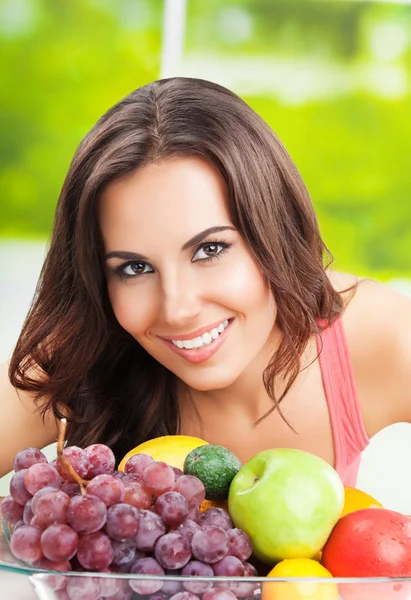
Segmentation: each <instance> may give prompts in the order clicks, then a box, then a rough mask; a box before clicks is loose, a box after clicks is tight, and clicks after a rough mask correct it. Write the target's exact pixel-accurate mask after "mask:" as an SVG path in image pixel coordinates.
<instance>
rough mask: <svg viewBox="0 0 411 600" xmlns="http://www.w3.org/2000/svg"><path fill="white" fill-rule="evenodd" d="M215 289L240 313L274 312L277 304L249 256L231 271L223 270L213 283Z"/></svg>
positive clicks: (232, 265)
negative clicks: (265, 310)
mask: <svg viewBox="0 0 411 600" xmlns="http://www.w3.org/2000/svg"><path fill="white" fill-rule="evenodd" d="M213 287H214V289H215V290H218V291H219V293H220V294H221V295H222V296H223V295H224V296H225V299H226V303H227V302H230V305H231V308H233V309H235V308H236V307H238V312H240V313H241V312H244V311H246V310H247V308H250V309H255V308H257V307H259V308H260V309H267V310H268V311H270V312H271V311H273V309H275V302H274V298H273V295H272V293H271V291H270V290H269V288H268V287H267V285H266V283H265V281H264V279H263V276H262V275H261V273H260V271H259V269H258V267H257V265H256V264H255V262H254V261H253V260H252V259H251V257H249V256H248V255H246V256H243V257H242V259H241V260H236V262H235V263H234V264H231V265H230V267H229V269H227V270H221V272H220V273H219V274H218V277H216V278H215V279H214V281H213Z"/></svg>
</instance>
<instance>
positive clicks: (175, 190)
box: [99, 158, 276, 391]
mask: <svg viewBox="0 0 411 600" xmlns="http://www.w3.org/2000/svg"><path fill="white" fill-rule="evenodd" d="M99 210H100V212H99V222H100V227H101V232H102V236H103V241H104V249H105V265H106V276H107V285H108V292H109V297H110V301H111V304H112V306H113V310H114V313H115V316H116V318H117V320H118V322H119V323H120V325H121V326H122V327H123V328H124V329H125V330H126V331H127V332H128V333H130V334H131V335H132V336H133V337H134V338H135V340H136V341H137V342H138V343H139V344H141V346H143V347H144V348H145V350H146V351H147V352H148V353H150V354H151V355H152V356H153V357H154V358H155V359H156V360H158V361H159V362H160V363H161V364H163V365H164V366H165V367H166V368H167V369H169V370H170V371H172V372H173V373H174V374H175V375H176V376H177V377H179V378H180V379H181V380H182V381H183V382H185V383H186V384H187V385H188V386H190V387H191V388H193V389H196V390H202V391H206V390H215V389H223V388H226V387H227V386H229V385H231V384H232V383H234V382H235V381H236V380H237V379H238V377H239V376H240V375H241V374H242V373H244V372H245V371H246V370H247V369H249V368H251V367H252V365H253V363H256V362H258V360H257V357H258V356H261V353H266V352H267V345H268V344H269V343H270V340H269V337H270V334H271V332H272V330H273V326H274V323H275V317H276V307H275V303H274V300H273V297H272V294H271V293H270V291H269V290H268V288H267V286H266V285H265V283H264V281H263V278H262V276H261V273H260V271H259V269H258V268H257V265H256V263H255V262H254V259H253V258H252V256H251V253H250V252H249V250H248V249H247V247H246V245H245V243H244V241H243V240H242V238H241V237H240V234H239V233H238V232H237V230H236V229H235V227H234V226H233V224H232V222H231V220H230V217H229V214H228V211H227V208H226V187H225V184H224V181H223V179H222V177H221V175H220V173H219V172H218V171H217V170H216V169H215V168H214V167H212V166H211V165H210V164H209V163H208V162H206V161H205V160H202V159H200V158H178V159H172V160H169V161H165V162H162V163H159V164H150V165H148V166H146V167H144V168H142V169H141V170H139V171H137V172H135V173H134V174H133V175H131V176H128V177H124V178H122V179H120V180H118V181H115V182H112V183H111V184H109V186H108V187H107V188H106V190H105V191H104V193H103V195H102V198H101V203H100V207H99Z"/></svg>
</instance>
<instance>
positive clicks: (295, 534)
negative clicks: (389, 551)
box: [228, 448, 344, 564]
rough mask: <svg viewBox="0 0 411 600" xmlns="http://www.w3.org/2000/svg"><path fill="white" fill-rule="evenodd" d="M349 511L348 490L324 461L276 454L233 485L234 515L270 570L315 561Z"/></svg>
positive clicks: (253, 464) (266, 455)
mask: <svg viewBox="0 0 411 600" xmlns="http://www.w3.org/2000/svg"><path fill="white" fill-rule="evenodd" d="M343 506H344V485H343V483H342V481H341V479H340V477H339V475H338V473H337V472H336V471H335V470H334V469H333V468H332V467H331V466H330V465H329V464H328V463H327V462H326V461H325V460H323V459H322V458H319V457H318V456H315V455H314V454H311V453H308V452H302V451H301V450H293V449H290V448H274V449H272V450H264V451H263V452H260V453H259V454H256V456H254V457H253V458H251V459H250V460H249V461H248V462H247V463H245V464H244V465H243V466H242V467H241V469H240V470H239V472H238V473H237V475H235V477H234V479H233V481H232V482H231V485H230V490H229V494H228V509H229V513H230V516H231V518H232V520H233V522H234V524H235V526H236V527H239V528H240V529H243V530H244V531H245V532H246V533H248V535H249V536H250V538H251V541H252V543H253V549H254V554H255V556H256V557H257V558H259V559H260V560H261V561H263V562H265V563H267V564H274V563H276V562H278V561H280V560H283V559H285V558H312V557H314V556H315V555H316V554H317V553H318V552H319V551H320V550H321V548H322V547H323V546H324V544H325V542H326V541H327V539H328V536H329V535H330V533H331V530H332V529H333V527H334V525H335V524H336V522H337V521H338V519H339V518H340V516H341V513H342V509H343Z"/></svg>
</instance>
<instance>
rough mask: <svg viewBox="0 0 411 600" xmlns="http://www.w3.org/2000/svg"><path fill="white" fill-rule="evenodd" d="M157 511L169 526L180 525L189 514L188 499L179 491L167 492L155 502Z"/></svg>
mask: <svg viewBox="0 0 411 600" xmlns="http://www.w3.org/2000/svg"><path fill="white" fill-rule="evenodd" d="M154 510H155V512H156V513H157V514H158V515H160V517H161V518H162V519H163V523H164V524H165V525H167V526H168V527H178V525H180V524H181V523H182V522H183V521H184V519H185V518H186V517H187V514H188V504H187V500H186V499H185V498H184V496H183V495H182V494H179V493H178V492H166V493H165V494H161V496H158V498H157V500H156V502H155V504H154Z"/></svg>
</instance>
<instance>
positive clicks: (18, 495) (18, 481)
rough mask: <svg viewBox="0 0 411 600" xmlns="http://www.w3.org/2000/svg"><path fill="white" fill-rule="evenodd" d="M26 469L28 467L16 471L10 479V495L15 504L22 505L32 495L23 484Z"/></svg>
mask: <svg viewBox="0 0 411 600" xmlns="http://www.w3.org/2000/svg"><path fill="white" fill-rule="evenodd" d="M27 471H28V469H21V470H20V471H17V473H14V475H13V477H12V478H11V480H10V495H11V496H12V498H13V500H14V501H15V502H17V504H21V506H24V505H25V504H26V502H28V501H29V500H30V498H31V497H32V496H33V494H31V493H30V492H29V491H28V489H27V487H26V484H25V477H26V473H27Z"/></svg>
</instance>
